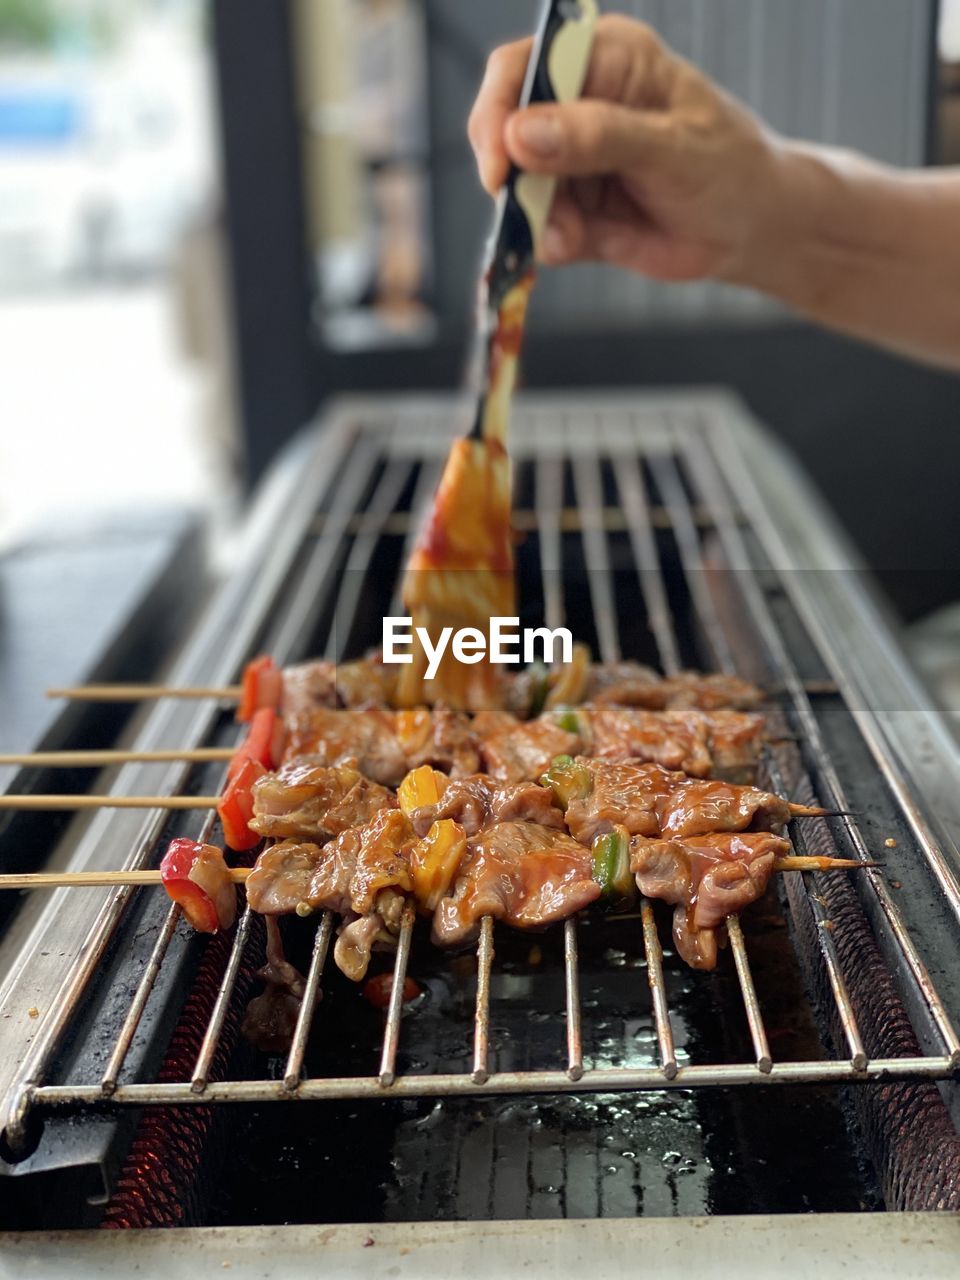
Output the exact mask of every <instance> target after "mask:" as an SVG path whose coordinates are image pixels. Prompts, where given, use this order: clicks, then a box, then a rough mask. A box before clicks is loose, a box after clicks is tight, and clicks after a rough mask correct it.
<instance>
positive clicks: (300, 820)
mask: <svg viewBox="0 0 960 1280" xmlns="http://www.w3.org/2000/svg"><path fill="white" fill-rule="evenodd" d="M396 806H397V799H396V796H395V795H394V794H393V792H392V791H388V790H387V788H386V787H382V786H380V785H379V784H378V783H376V782H371V781H370V780H369V779H368V778H365V777H364V776H363V774H362V773H360V771H359V770H358V769H356V768H355V767H353V766H352V765H348V764H342V765H336V766H334V767H332V768H328V767H327V766H326V765H325V764H324V763H323V760H322V759H321V760H319V761H318V760H316V759H314V758H313V757H311V756H303V757H301V758H299V759H297V760H293V761H291V762H290V763H289V764H285V765H284V766H283V767H282V768H281V769H279V770H278V771H277V772H276V773H267V774H264V776H263V777H262V778H260V779H259V780H258V781H257V782H256V783H255V784H254V787H253V817H252V818H251V819H250V822H249V826H250V828H251V829H252V830H253V831H255V832H257V833H258V834H259V835H261V836H269V837H271V838H274V839H279V840H285V839H289V838H294V839H300V840H315V841H320V842H322V841H324V840H328V839H330V837H331V836H337V835H339V834H340V833H341V832H342V831H346V830H348V829H349V828H350V827H359V826H363V825H364V824H365V823H367V822H369V821H371V819H373V818H374V817H375V816H376V814H378V813H379V812H380V810H381V809H395V808H396Z"/></svg>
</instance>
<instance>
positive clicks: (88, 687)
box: [47, 684, 241, 702]
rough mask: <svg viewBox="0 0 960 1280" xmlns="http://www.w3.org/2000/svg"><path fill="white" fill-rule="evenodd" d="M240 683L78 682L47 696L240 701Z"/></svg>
mask: <svg viewBox="0 0 960 1280" xmlns="http://www.w3.org/2000/svg"><path fill="white" fill-rule="evenodd" d="M240 692H241V691H240V686H239V685H238V684H228V685H224V686H223V687H220V688H217V687H212V688H205V687H203V686H202V685H183V686H174V685H169V684H81V685H76V686H74V687H72V688H67V689H48V690H47V697H48V698H71V699H73V700H74V701H75V702H142V701H144V700H146V699H148V698H215V699H216V700H217V701H218V702H239V700H240Z"/></svg>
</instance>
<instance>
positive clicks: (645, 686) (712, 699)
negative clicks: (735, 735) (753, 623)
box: [569, 662, 763, 711]
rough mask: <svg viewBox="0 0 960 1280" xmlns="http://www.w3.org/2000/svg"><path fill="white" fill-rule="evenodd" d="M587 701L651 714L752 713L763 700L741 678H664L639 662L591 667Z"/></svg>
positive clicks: (682, 675)
mask: <svg viewBox="0 0 960 1280" xmlns="http://www.w3.org/2000/svg"><path fill="white" fill-rule="evenodd" d="M584 698H585V700H586V701H590V702H613V703H618V704H621V705H623V706H632V707H646V708H647V710H649V711H666V710H668V709H676V708H684V707H691V708H697V709H699V710H701V711H714V710H719V709H720V708H722V707H729V708H731V709H733V710H735V711H749V710H751V709H752V708H754V707H756V706H758V705H759V703H761V702H762V701H763V693H762V691H761V690H760V689H758V688H757V687H756V685H753V684H750V682H749V681H747V680H741V679H740V678H739V677H738V676H728V675H703V674H701V673H700V672H699V671H680V672H678V673H677V675H675V676H662V675H660V673H659V672H658V671H654V670H653V668H652V667H644V666H641V665H640V663H637V662H608V663H604V664H597V665H595V666H593V667H591V669H590V674H589V676H588V678H587V680H586V683H585V689H584ZM569 701H573V699H569Z"/></svg>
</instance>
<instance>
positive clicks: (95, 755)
mask: <svg viewBox="0 0 960 1280" xmlns="http://www.w3.org/2000/svg"><path fill="white" fill-rule="evenodd" d="M235 750H236V748H235V747H194V748H193V749H192V750H190V751H187V750H184V749H183V748H180V749H179V750H178V749H176V748H172V749H171V750H169V751H116V750H105V751H28V752H25V753H23V754H22V755H0V765H5V764H16V765H36V766H37V767H42V768H45V769H99V768H101V767H103V766H106V765H111V764H141V763H142V764H152V763H153V762H155V761H165V760H186V761H187V762H189V763H190V764H210V763H211V762H214V761H219V760H230V759H232V758H233V755H234V752H235Z"/></svg>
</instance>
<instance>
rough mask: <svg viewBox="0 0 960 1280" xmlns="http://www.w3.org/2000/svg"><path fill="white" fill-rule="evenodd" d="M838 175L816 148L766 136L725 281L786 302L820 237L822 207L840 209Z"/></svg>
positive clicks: (793, 298)
mask: <svg viewBox="0 0 960 1280" xmlns="http://www.w3.org/2000/svg"><path fill="white" fill-rule="evenodd" d="M838 185H839V182H838V177H837V175H836V174H835V173H834V172H833V171H832V167H831V165H830V164H829V162H828V161H827V159H826V157H825V154H824V153H823V152H822V151H821V150H820V149H819V148H816V147H812V146H809V145H806V144H803V143H794V142H791V141H788V140H786V139H782V138H772V139H770V141H769V144H768V147H767V150H766V154H765V156H764V162H763V164H762V165H760V166H758V172H757V174H756V181H755V183H754V185H753V190H752V192H751V194H750V196H749V200H750V208H751V217H750V219H749V220H748V222H747V224H746V226H745V227H744V229H743V241H742V244H741V246H740V251H739V252H738V253H737V254H736V255H734V257H733V258H732V260H731V262H730V264H729V267H728V270H727V271H726V272H725V273H724V278H725V280H726V281H727V282H728V283H730V284H736V285H741V286H745V287H747V288H751V289H756V290H758V291H759V292H761V293H766V294H769V295H771V296H772V297H776V298H780V299H781V300H783V301H786V302H790V301H793V300H795V295H796V293H797V290H798V288H799V287H800V285H801V283H802V278H803V274H804V270H805V267H804V263H805V261H806V260H807V258H808V257H809V255H811V254H814V253H815V252H816V246H817V244H818V242H820V240H821V238H822V231H821V228H822V226H823V215H822V212H821V211H822V210H823V209H824V208H828V209H830V210H831V213H832V214H833V215H834V216H836V215H837V214H838V213H839V211H840V204H841V202H840V201H839V197H840V192H839V191H838V190H837V188H838Z"/></svg>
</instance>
